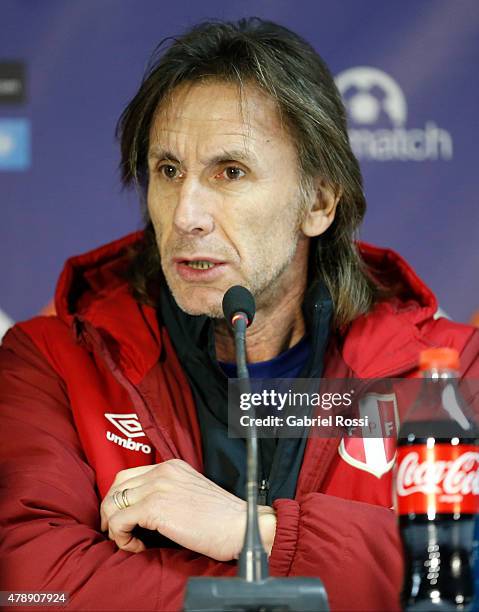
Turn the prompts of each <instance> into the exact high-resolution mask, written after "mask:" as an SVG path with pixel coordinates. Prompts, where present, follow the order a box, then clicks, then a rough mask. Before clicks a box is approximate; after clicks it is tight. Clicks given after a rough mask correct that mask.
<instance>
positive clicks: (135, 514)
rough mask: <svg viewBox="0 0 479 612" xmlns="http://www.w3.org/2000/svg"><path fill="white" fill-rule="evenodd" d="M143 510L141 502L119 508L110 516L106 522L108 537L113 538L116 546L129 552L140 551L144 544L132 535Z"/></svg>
mask: <svg viewBox="0 0 479 612" xmlns="http://www.w3.org/2000/svg"><path fill="white" fill-rule="evenodd" d="M144 512H145V509H144V508H143V504H138V505H136V506H131V507H130V508H125V510H119V511H118V512H116V513H115V514H113V516H111V517H110V520H109V522H108V537H109V538H110V540H114V541H115V543H116V545H117V546H118V548H121V549H122V550H127V551H129V552H141V551H142V550H145V545H144V544H143V542H142V541H141V540H139V539H138V538H135V537H134V536H133V535H132V531H133V529H134V528H135V527H136V526H137V525H138V524H140V523H141V522H142V516H143V514H144Z"/></svg>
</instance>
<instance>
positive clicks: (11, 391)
mask: <svg viewBox="0 0 479 612" xmlns="http://www.w3.org/2000/svg"><path fill="white" fill-rule="evenodd" d="M0 489H1V490H0V523H1V525H2V538H0V590H3V591H19V590H29V591H66V592H68V593H69V596H70V604H69V606H68V608H67V609H71V610H74V609H75V610H85V609H98V610H125V609H126V610H175V609H180V608H181V605H182V597H183V589H184V587H185V583H186V579H187V578H188V576H190V575H228V574H229V575H234V573H235V564H233V563H220V562H216V561H213V560H212V559H209V558H207V557H204V556H202V555H199V554H197V553H194V552H191V551H188V550H184V549H176V550H175V549H167V548H157V549H148V550H146V551H145V552H142V553H140V554H132V553H127V552H123V551H120V550H118V548H117V547H116V545H115V544H114V543H113V542H111V541H110V540H108V539H107V538H106V537H105V536H104V535H103V534H102V533H101V531H100V522H99V521H100V519H99V506H100V499H99V496H98V493H97V491H96V488H95V474H94V472H93V470H92V468H91V467H90V466H89V465H88V464H87V462H86V460H85V457H84V455H83V452H82V448H81V445H80V442H79V440H78V436H77V434H76V430H75V426H74V423H73V421H72V415H71V411H70V409H69V406H68V400H67V397H66V394H65V390H64V388H63V384H62V381H61V380H60V379H59V378H58V376H57V375H56V373H55V372H54V371H53V370H52V369H51V368H50V366H49V365H48V364H47V363H46V361H45V360H44V358H43V356H42V355H41V354H40V353H39V352H38V350H37V349H36V348H35V347H34V346H33V344H32V342H31V340H30V339H29V338H28V337H27V336H26V335H25V334H24V333H23V332H22V331H21V330H18V329H14V330H13V331H11V332H9V333H8V334H7V336H6V337H5V338H4V342H3V345H2V346H1V347H0ZM37 609H38V608H37Z"/></svg>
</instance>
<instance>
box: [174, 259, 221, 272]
mask: <svg viewBox="0 0 479 612" xmlns="http://www.w3.org/2000/svg"><path fill="white" fill-rule="evenodd" d="M182 263H184V264H186V265H187V266H188V267H189V268H193V269H194V270H209V269H210V268H213V267H214V266H215V265H216V264H214V263H213V262H211V261H202V260H198V261H184V262H182Z"/></svg>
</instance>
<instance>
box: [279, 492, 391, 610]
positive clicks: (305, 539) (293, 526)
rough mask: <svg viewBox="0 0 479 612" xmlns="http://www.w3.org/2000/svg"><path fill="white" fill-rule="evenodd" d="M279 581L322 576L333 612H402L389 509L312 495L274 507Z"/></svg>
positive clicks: (321, 495) (280, 502)
mask: <svg viewBox="0 0 479 612" xmlns="http://www.w3.org/2000/svg"><path fill="white" fill-rule="evenodd" d="M274 507H275V510H276V513H277V518H278V523H277V528H276V536H275V541H274V545H273V550H272V554H271V557H270V568H271V573H272V574H273V575H283V576H284V575H287V576H319V577H320V578H321V579H322V581H323V583H324V585H325V587H326V591H327V593H328V597H329V603H330V606H331V610H368V611H369V610H371V611H372V610H378V611H379V610H398V609H400V607H399V593H400V589H401V584H402V554H401V550H402V549H401V543H400V540H399V536H398V532H397V527H396V516H395V514H394V513H393V512H392V511H391V510H388V509H387V508H383V507H380V506H375V505H372V504H366V503H363V502H357V501H350V500H346V499H341V498H338V497H335V496H333V495H325V494H322V493H308V494H307V495H304V496H303V497H302V498H301V499H299V500H291V499H279V500H276V502H275V503H274Z"/></svg>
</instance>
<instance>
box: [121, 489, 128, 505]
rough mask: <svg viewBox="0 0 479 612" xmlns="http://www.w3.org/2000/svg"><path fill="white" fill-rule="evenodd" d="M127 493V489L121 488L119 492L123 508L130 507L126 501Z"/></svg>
mask: <svg viewBox="0 0 479 612" xmlns="http://www.w3.org/2000/svg"><path fill="white" fill-rule="evenodd" d="M127 493H128V489H123V491H122V492H121V501H122V502H123V506H124V507H125V508H129V507H130V504H129V502H128V496H127Z"/></svg>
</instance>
